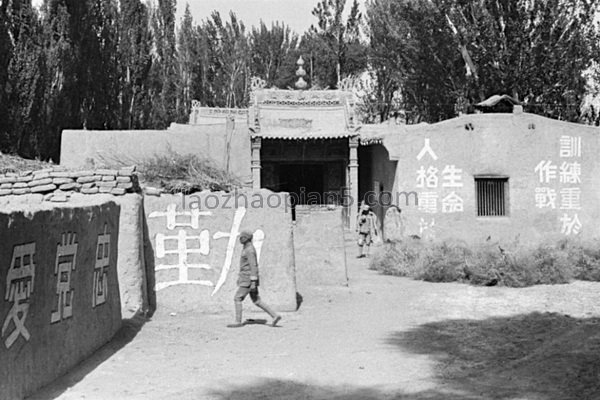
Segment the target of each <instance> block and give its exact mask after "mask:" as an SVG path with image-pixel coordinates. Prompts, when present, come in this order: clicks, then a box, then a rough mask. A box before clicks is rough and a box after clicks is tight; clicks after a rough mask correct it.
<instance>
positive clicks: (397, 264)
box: [369, 239, 421, 276]
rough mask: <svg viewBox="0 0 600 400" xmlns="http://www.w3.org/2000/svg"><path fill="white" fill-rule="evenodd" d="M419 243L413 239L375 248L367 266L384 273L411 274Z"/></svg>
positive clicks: (419, 249)
mask: <svg viewBox="0 0 600 400" xmlns="http://www.w3.org/2000/svg"><path fill="white" fill-rule="evenodd" d="M420 251H421V244H420V243H419V242H418V241H416V240H413V239H408V240H407V241H404V242H401V243H384V244H383V246H380V247H377V248H375V251H374V252H373V255H372V257H371V262H370V265H369V268H370V269H372V270H376V271H380V272H381V273H383V274H386V275H394V276H413V274H414V269H415V264H416V261H417V259H418V258H419V254H420Z"/></svg>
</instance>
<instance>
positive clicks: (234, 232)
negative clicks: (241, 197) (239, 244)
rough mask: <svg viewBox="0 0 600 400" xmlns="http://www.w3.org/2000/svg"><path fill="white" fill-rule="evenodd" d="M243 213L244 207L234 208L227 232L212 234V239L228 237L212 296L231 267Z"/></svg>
mask: <svg viewBox="0 0 600 400" xmlns="http://www.w3.org/2000/svg"><path fill="white" fill-rule="evenodd" d="M245 215H246V208H244V207H239V208H238V209H236V210H235V214H234V216H233V223H232V224H231V230H230V231H229V232H217V233H215V234H214V235H213V239H221V238H228V239H229V240H228V241H227V251H226V252H225V261H224V262H223V266H222V268H221V274H220V275H219V280H218V281H217V284H216V285H215V288H214V290H213V292H212V294H211V296H214V295H215V294H216V293H217V292H218V291H219V289H221V287H222V286H223V284H225V281H226V280H227V275H228V274H229V270H230V269H231V262H232V261H233V251H234V247H235V242H236V241H237V237H238V235H239V234H240V226H241V225H242V220H243V219H244V216H245Z"/></svg>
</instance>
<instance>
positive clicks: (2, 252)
mask: <svg viewBox="0 0 600 400" xmlns="http://www.w3.org/2000/svg"><path fill="white" fill-rule="evenodd" d="M41 197H42V196H41V195H38V196H35V195H31V196H19V198H18V200H17V199H16V196H7V197H4V198H2V201H1V204H0V210H2V212H0V277H1V278H0V281H1V282H2V284H1V285H0V328H1V329H0V360H2V362H0V398H1V399H19V398H22V397H24V396H26V395H28V394H30V393H32V392H34V391H35V390H36V389H38V388H40V387H41V386H43V385H45V384H47V383H49V382H52V381H53V380H54V379H56V378H57V377H59V376H60V375H62V374H64V373H66V372H67V371H68V370H69V369H70V368H72V367H74V366H75V365H77V364H78V363H79V362H81V361H83V360H84V359H85V358H87V357H88V356H89V355H90V354H92V353H93V352H94V351H95V350H96V349H98V348H99V347H100V346H102V345H103V344H105V343H106V342H108V341H109V340H110V339H111V338H112V336H113V335H114V334H115V333H116V332H117V330H118V329H119V328H120V326H121V309H120V301H119V287H118V280H117V274H116V272H117V271H116V265H117V253H118V246H117V243H118V240H119V206H117V205H116V204H115V203H114V202H99V201H95V200H93V199H91V198H86V201H85V203H79V204H73V203H72V204H69V205H61V206H59V207H57V206H56V205H55V204H49V203H45V202H44V203H42V202H41Z"/></svg>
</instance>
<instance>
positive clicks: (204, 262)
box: [144, 190, 296, 312]
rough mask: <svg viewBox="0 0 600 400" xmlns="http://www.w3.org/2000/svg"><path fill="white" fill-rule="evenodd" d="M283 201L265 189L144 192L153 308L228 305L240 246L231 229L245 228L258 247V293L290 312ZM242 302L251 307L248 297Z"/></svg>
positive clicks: (288, 224) (288, 226)
mask: <svg viewBox="0 0 600 400" xmlns="http://www.w3.org/2000/svg"><path fill="white" fill-rule="evenodd" d="M244 196H245V197H244ZM236 199H237V202H236ZM244 199H247V200H244ZM287 204H289V197H288V195H287V194H281V193H272V192H270V191H268V190H260V191H257V192H250V191H247V192H238V193H230V194H227V193H224V192H214V193H211V192H202V193H198V194H194V195H190V196H185V197H183V196H181V195H164V194H163V195H161V196H160V197H157V196H146V198H145V199H144V209H145V213H146V218H147V219H146V223H147V225H148V240H149V246H148V248H147V252H146V256H147V258H146V261H147V263H153V270H154V275H153V276H149V280H148V281H149V283H151V284H152V287H150V290H151V291H152V289H154V293H151V294H150V297H151V298H153V297H155V299H156V300H155V301H156V307H157V308H158V309H160V308H163V309H167V310H170V311H173V312H182V311H190V310H197V311H203V312H221V311H228V312H232V310H233V296H234V294H235V291H236V290H237V283H236V281H237V276H238V271H239V263H240V252H241V250H242V245H241V244H240V243H239V240H238V234H239V232H241V231H243V230H250V231H252V232H254V244H255V247H256V249H257V252H258V253H259V275H260V287H259V289H260V295H261V298H263V299H264V300H265V301H266V302H267V303H268V304H269V305H271V306H272V307H274V308H275V309H278V310H280V311H294V310H295V309H296V281H295V271H294V249H293V238H292V220H291V212H290V210H289V209H288V208H287ZM198 207H199V208H198ZM261 237H262V240H261ZM244 304H245V307H246V308H247V309H250V308H253V307H254V306H253V305H252V302H251V301H250V300H249V299H248V300H247V301H246V302H245V303H244Z"/></svg>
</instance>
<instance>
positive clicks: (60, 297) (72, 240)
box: [50, 232, 77, 323]
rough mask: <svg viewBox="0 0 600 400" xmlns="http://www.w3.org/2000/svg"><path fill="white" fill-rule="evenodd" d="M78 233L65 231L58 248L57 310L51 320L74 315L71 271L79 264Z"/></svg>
mask: <svg viewBox="0 0 600 400" xmlns="http://www.w3.org/2000/svg"><path fill="white" fill-rule="evenodd" d="M76 240H77V235H76V234H75V233H71V232H68V233H63V234H62V241H61V242H60V243H59V244H58V246H57V248H56V260H55V262H54V275H56V297H57V305H56V307H55V308H56V311H52V314H51V316H50V322H51V323H55V322H60V321H62V320H64V319H67V318H70V317H72V316H73V292H74V291H73V288H71V273H72V271H75V267H76V265H77V242H76Z"/></svg>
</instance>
